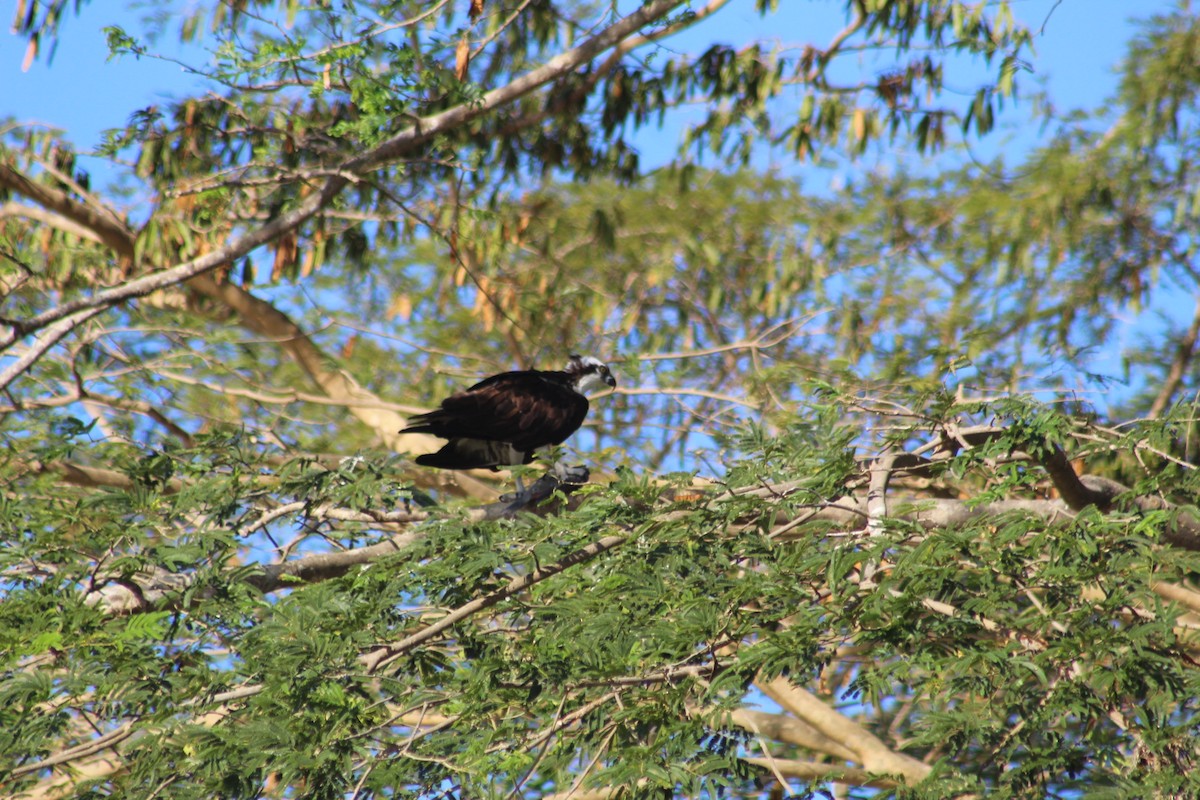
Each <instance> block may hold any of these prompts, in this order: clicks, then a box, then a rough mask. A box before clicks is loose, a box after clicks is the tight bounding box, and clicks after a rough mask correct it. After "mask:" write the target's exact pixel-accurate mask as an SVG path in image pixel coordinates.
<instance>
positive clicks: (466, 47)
mask: <svg viewBox="0 0 1200 800" xmlns="http://www.w3.org/2000/svg"><path fill="white" fill-rule="evenodd" d="M469 66H471V40H470V39H469V38H468V37H467V36H465V35H464V36H463V37H462V38H461V39H459V40H458V47H457V48H455V50H454V77H456V78H458V79H459V80H460V81H465V80H466V79H467V68H468V67H469Z"/></svg>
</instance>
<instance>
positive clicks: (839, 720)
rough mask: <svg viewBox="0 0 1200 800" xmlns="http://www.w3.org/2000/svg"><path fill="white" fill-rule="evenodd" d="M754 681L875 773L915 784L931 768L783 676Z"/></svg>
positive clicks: (774, 698)
mask: <svg viewBox="0 0 1200 800" xmlns="http://www.w3.org/2000/svg"><path fill="white" fill-rule="evenodd" d="M758 685H759V688H761V689H762V690H763V692H765V693H766V694H767V695H768V696H769V697H770V698H771V699H773V700H775V702H777V703H779V704H780V705H781V706H783V707H784V708H785V709H787V710H788V711H790V712H791V713H793V714H795V715H796V716H797V717H799V718H800V719H802V720H803V721H804V722H806V723H808V724H809V725H811V726H812V727H813V728H815V729H816V730H817V731H819V732H820V733H821V734H822V735H824V736H827V737H829V738H830V739H833V740H834V741H838V742H841V743H842V744H843V745H845V746H846V747H847V748H849V749H850V750H852V751H854V753H855V754H857V756H858V758H857V760H858V762H859V763H861V764H862V765H863V767H864V768H865V769H866V771H867V772H869V773H871V774H873V775H875V776H883V775H899V776H901V777H903V778H904V780H905V782H906V783H909V784H915V783H920V782H921V781H922V780H924V779H925V778H926V777H927V776H928V775H929V773H930V772H932V771H933V768H932V767H930V766H929V765H928V764H925V763H923V762H921V761H918V760H917V759H915V758H913V757H912V756H907V755H905V754H903V753H898V752H896V751H895V750H892V749H891V748H890V747H888V746H887V745H886V744H884V743H883V741H882V740H881V739H879V737H877V736H875V734H873V733H871V732H870V731H868V730H867V729H866V728H864V727H862V726H861V725H859V724H858V723H857V722H855V721H854V720H852V719H850V718H849V717H847V716H845V715H843V714H840V713H838V712H837V711H835V710H834V709H833V708H831V707H830V706H829V705H828V704H826V703H824V702H822V701H821V700H820V699H819V698H818V697H817V696H816V695H814V694H812V693H811V692H809V691H807V690H806V689H802V688H800V687H799V686H794V685H793V684H792V683H790V682H789V681H788V680H787V679H786V678H782V677H780V678H775V679H774V680H772V681H770V682H769V683H761V684H758Z"/></svg>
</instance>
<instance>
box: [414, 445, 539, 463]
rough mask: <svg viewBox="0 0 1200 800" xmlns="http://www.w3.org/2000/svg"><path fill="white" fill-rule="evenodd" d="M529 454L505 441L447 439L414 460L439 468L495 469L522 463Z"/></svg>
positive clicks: (526, 459) (526, 461)
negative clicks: (440, 447)
mask: <svg viewBox="0 0 1200 800" xmlns="http://www.w3.org/2000/svg"><path fill="white" fill-rule="evenodd" d="M530 455H531V454H526V453H525V452H523V451H519V450H516V449H515V448H514V447H513V446H512V445H510V444H509V443H507V442H492V441H488V440H486V439H451V440H450V441H448V442H446V444H445V445H444V446H443V447H442V449H441V450H438V451H437V452H436V453H423V454H422V455H419V456H417V458H416V462H417V463H418V464H420V465H421V466H423V467H437V468H439V469H496V468H498V467H507V466H511V465H513V464H525V463H528V462H529V460H530Z"/></svg>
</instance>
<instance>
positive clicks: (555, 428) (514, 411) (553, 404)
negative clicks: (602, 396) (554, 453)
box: [400, 355, 617, 469]
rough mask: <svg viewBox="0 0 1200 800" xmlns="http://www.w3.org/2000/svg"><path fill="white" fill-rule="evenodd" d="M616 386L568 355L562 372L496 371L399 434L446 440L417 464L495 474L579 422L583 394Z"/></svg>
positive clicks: (585, 360) (595, 367) (605, 373)
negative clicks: (487, 470)
mask: <svg viewBox="0 0 1200 800" xmlns="http://www.w3.org/2000/svg"><path fill="white" fill-rule="evenodd" d="M616 385H617V381H616V379H615V378H613V376H612V373H611V372H610V371H609V369H608V367H607V366H606V365H605V364H604V363H603V362H602V361H600V360H598V359H595V358H592V357H591V356H577V355H572V356H571V358H570V360H569V361H568V362H567V366H566V367H565V368H564V369H562V370H537V369H528V370H520V371H517V372H501V373H500V374H499V375H493V376H492V377H490V378H486V379H484V380H482V381H480V382H479V383H477V384H475V385H474V386H472V387H471V388H470V389H467V390H466V391H463V392H459V393H457V394H453V395H451V396H450V397H447V398H446V399H445V400H443V401H442V404H441V406H439V407H438V408H437V409H435V410H433V411H430V412H429V413H428V414H418V415H417V416H415V417H412V418H410V419H409V421H408V426H407V427H406V428H404V430H402V431H400V432H401V433H432V434H433V435H434V436H440V437H441V438H443V439H449V441H448V442H446V444H445V445H444V446H443V447H442V449H441V450H438V451H437V452H436V453H425V454H423V455H419V456H417V463H418V464H421V465H422V466H426V467H440V468H441V469H480V468H490V469H498V468H500V467H507V466H513V465H517V464H528V463H529V462H530V461H532V460H533V454H534V451H535V450H537V449H538V448H541V447H547V446H549V445H555V444H562V442H563V441H564V440H565V439H566V438H567V437H568V436H570V435H571V434H572V433H574V432H575V431H577V430H578V429H579V426H580V425H582V424H583V418H584V417H585V416H587V411H588V400H587V397H586V396H585V394H584V393H585V392H590V391H595V390H599V389H611V388H613V387H615V386H616Z"/></svg>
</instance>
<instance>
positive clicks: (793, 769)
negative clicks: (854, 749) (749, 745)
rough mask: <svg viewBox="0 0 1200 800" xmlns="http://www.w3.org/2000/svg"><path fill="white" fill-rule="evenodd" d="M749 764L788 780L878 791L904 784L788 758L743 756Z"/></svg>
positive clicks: (829, 765) (845, 769)
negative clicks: (823, 782)
mask: <svg viewBox="0 0 1200 800" xmlns="http://www.w3.org/2000/svg"><path fill="white" fill-rule="evenodd" d="M742 760H743V761H745V762H746V763H747V764H754V765H755V766H758V767H765V768H766V769H769V770H771V771H772V772H777V773H779V774H781V775H783V776H784V777H787V778H799V779H800V780H804V781H832V782H834V783H848V784H851V785H854V786H872V787H875V788H877V789H893V788H895V787H897V786H901V785H902V784H901V783H900V782H898V781H895V780H891V779H889V778H881V777H879V776H878V775H873V774H871V773H870V772H868V771H866V770H862V769H855V768H854V767H842V766H839V765H837V764H818V763H815V762H813V761H796V760H793V759H786V758H760V757H757V756H742Z"/></svg>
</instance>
